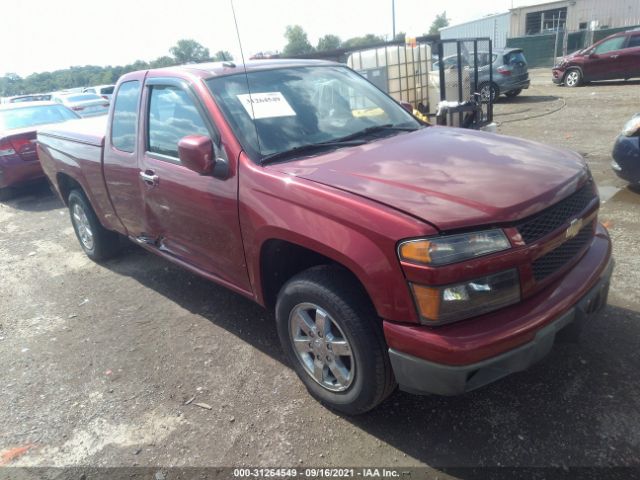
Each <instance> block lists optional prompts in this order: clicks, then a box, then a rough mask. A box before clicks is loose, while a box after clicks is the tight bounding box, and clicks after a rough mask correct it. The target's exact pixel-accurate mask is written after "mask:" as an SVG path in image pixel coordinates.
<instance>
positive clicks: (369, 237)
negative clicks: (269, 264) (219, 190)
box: [240, 159, 435, 322]
mask: <svg viewBox="0 0 640 480" xmlns="http://www.w3.org/2000/svg"><path fill="white" fill-rule="evenodd" d="M241 168H243V169H244V174H241V175H240V182H241V186H240V223H241V227H242V235H243V239H244V243H245V254H246V258H247V266H248V271H249V278H250V280H251V284H252V287H253V290H254V292H255V294H256V299H257V300H258V302H260V303H261V304H263V305H264V303H265V295H264V292H263V291H262V278H261V262H260V254H261V249H262V247H263V245H264V244H265V243H266V242H267V241H269V240H272V239H278V240H284V241H287V242H289V243H293V244H295V245H298V246H301V247H304V248H307V249H309V250H312V251H314V252H317V253H319V254H321V255H323V256H325V257H327V258H330V259H331V260H333V261H334V262H336V263H338V264H341V265H342V266H344V267H345V268H347V269H349V270H350V271H351V272H352V273H353V274H354V275H355V276H356V277H357V278H358V279H359V280H360V282H361V283H362V285H363V286H364V288H365V290H366V291H367V293H368V294H369V297H370V298H371V301H372V303H373V305H374V307H375V308H376V311H377V313H378V315H379V316H381V317H382V318H385V319H388V320H394V321H399V322H406V321H411V322H417V321H418V319H417V316H416V312H415V308H414V305H413V300H412V298H411V295H410V292H409V288H408V286H407V283H406V280H405V278H404V274H403V272H402V269H401V266H400V262H399V261H398V258H397V254H396V244H397V242H398V240H400V239H402V238H408V237H413V236H419V235H428V234H434V233H435V231H434V229H433V227H431V226H429V225H427V224H425V223H424V222H420V221H418V220H417V219H415V218H413V217H410V216H408V215H405V214H404V213H401V212H399V211H397V210H393V209H392V208H390V207H387V206H384V205H381V204H379V203H376V202H374V201H371V200H368V199H365V198H362V197H359V196H357V195H354V194H350V193H347V192H343V191H341V190H337V189H333V188H331V187H327V186H324V185H321V184H318V183H315V182H312V181H309V180H305V179H300V178H296V177H292V176H289V175H284V174H281V173H279V172H277V171H276V170H273V169H269V168H264V167H259V166H256V165H255V164H252V163H250V160H248V159H245V161H243V162H242V164H241Z"/></svg>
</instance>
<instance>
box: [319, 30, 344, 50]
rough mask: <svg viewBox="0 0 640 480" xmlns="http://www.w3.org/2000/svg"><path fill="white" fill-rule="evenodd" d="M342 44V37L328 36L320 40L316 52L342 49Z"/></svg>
mask: <svg viewBox="0 0 640 480" xmlns="http://www.w3.org/2000/svg"><path fill="white" fill-rule="evenodd" d="M341 43H342V42H341V40H340V37H338V36H337V35H331V34H328V35H325V36H324V37H321V38H320V39H319V40H318V46H317V47H316V50H318V51H320V52H324V51H326V50H336V49H338V48H340V44H341Z"/></svg>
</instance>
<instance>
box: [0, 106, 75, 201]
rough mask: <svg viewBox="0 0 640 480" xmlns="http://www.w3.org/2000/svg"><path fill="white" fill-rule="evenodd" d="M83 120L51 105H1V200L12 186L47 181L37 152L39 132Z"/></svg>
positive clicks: (66, 110)
mask: <svg viewBox="0 0 640 480" xmlns="http://www.w3.org/2000/svg"><path fill="white" fill-rule="evenodd" d="M77 118H80V117H78V115H76V114H75V113H73V112H72V111H71V110H69V109H68V108H67V107H64V106H62V105H57V104H55V103H51V102H17V103H11V104H7V105H1V106H0V199H7V198H9V197H10V196H11V193H12V190H11V189H12V187H16V186H19V185H22V184H25V183H28V182H32V181H34V180H38V179H41V178H44V173H43V172H42V168H41V167H40V162H38V155H37V153H36V130H37V129H38V128H40V127H41V126H43V125H47V124H51V123H59V122H66V121H67V120H74V119H77Z"/></svg>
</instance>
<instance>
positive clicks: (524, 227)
mask: <svg viewBox="0 0 640 480" xmlns="http://www.w3.org/2000/svg"><path fill="white" fill-rule="evenodd" d="M594 197H595V193H594V191H593V183H592V182H587V183H586V184H585V186H584V187H582V188H581V189H580V190H578V191H577V192H575V193H573V194H571V195H569V196H568V197H567V198H565V199H564V200H560V201H559V202H558V203H556V204H555V205H552V206H551V207H549V208H547V209H546V210H543V211H542V212H540V213H537V214H535V215H533V216H531V217H529V218H526V219H524V220H522V221H520V222H519V223H517V224H516V227H517V228H518V231H519V232H520V235H521V236H522V239H523V240H524V241H525V243H527V244H529V243H533V242H535V241H536V240H538V239H540V238H542V237H544V236H545V235H548V234H549V233H551V232H553V231H554V230H555V229H557V228H560V227H561V226H562V225H564V224H566V223H569V220H571V218H572V217H574V216H576V215H577V214H579V213H580V212H582V211H583V210H584V209H585V208H587V205H589V202H591V200H593V198H594Z"/></svg>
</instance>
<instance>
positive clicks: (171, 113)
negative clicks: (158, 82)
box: [148, 86, 210, 158]
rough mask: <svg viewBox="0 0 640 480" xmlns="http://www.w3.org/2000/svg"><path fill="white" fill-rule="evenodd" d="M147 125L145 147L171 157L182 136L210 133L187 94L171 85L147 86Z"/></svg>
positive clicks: (174, 154) (173, 155)
mask: <svg viewBox="0 0 640 480" xmlns="http://www.w3.org/2000/svg"><path fill="white" fill-rule="evenodd" d="M148 126H149V135H148V150H149V151H150V152H153V153H159V154H161V155H168V156H170V157H174V158H178V142H179V141H180V140H181V139H182V138H183V137H186V136H187V135H207V136H209V135H210V133H209V130H208V129H207V127H206V125H205V123H204V120H202V117H201V116H200V113H199V112H198V109H197V108H196V106H195V104H194V102H193V100H192V99H191V97H190V96H189V95H188V94H187V92H185V91H184V90H182V89H181V88H177V87H172V86H154V87H152V88H151V99H150V101H149V122H148Z"/></svg>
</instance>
